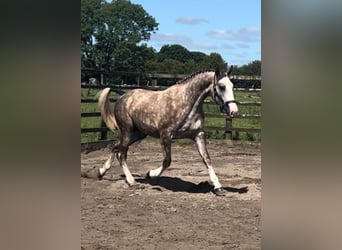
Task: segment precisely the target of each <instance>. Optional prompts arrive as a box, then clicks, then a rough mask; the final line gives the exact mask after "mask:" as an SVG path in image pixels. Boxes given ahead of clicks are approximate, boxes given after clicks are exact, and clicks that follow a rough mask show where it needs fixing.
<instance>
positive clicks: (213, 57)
mask: <svg viewBox="0 0 342 250" xmlns="http://www.w3.org/2000/svg"><path fill="white" fill-rule="evenodd" d="M201 66H202V68H203V69H216V68H217V67H218V68H220V69H222V70H223V69H227V63H226V62H225V61H224V60H223V59H222V57H221V55H220V54H218V53H211V54H210V55H209V56H206V57H204V59H203V61H202V62H201Z"/></svg>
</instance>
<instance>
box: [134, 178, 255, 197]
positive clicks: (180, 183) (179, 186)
mask: <svg viewBox="0 0 342 250" xmlns="http://www.w3.org/2000/svg"><path fill="white" fill-rule="evenodd" d="M136 181H137V182H139V183H141V184H148V185H150V186H152V187H153V189H156V190H159V191H162V188H164V189H166V190H170V191H172V192H186V193H202V194H204V193H210V192H213V191H214V187H213V186H212V185H211V184H210V183H209V182H208V181H203V182H200V183H199V184H195V183H192V182H189V181H185V180H182V179H180V178H178V177H168V176H161V177H158V178H137V179H136ZM223 188H224V189H225V190H226V191H227V192H230V193H239V194H243V193H247V192H248V187H247V186H246V187H242V188H234V187H223Z"/></svg>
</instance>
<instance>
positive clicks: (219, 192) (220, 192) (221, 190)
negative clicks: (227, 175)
mask: <svg viewBox="0 0 342 250" xmlns="http://www.w3.org/2000/svg"><path fill="white" fill-rule="evenodd" d="M214 193H215V194H216V195H217V196H224V195H225V194H226V190H224V188H222V187H219V188H215V189H214Z"/></svg>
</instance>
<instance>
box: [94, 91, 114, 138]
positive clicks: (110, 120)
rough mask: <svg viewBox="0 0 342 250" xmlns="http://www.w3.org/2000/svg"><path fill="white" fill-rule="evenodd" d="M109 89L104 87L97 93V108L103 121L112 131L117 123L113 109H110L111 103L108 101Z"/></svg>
mask: <svg viewBox="0 0 342 250" xmlns="http://www.w3.org/2000/svg"><path fill="white" fill-rule="evenodd" d="M110 91H111V89H110V88H105V89H104V90H102V91H101V92H99V93H98V94H100V97H99V108H100V111H101V116H102V119H103V121H104V122H105V123H106V125H107V127H108V128H109V129H111V130H112V131H114V130H116V129H117V128H118V125H117V123H116V119H115V115H114V111H113V109H111V107H112V106H111V105H110V102H109V93H110Z"/></svg>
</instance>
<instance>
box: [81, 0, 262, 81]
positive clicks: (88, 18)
mask: <svg viewBox="0 0 342 250" xmlns="http://www.w3.org/2000/svg"><path fill="white" fill-rule="evenodd" d="M158 25H159V23H158V22H157V21H156V20H155V18H154V17H152V16H151V15H149V14H148V13H147V12H146V11H145V10H144V8H143V7H142V6H141V5H139V4H133V3H131V2H130V1H128V0H115V1H111V2H106V1H104V0H81V66H82V68H92V69H96V70H104V71H106V72H114V71H124V72H136V73H140V74H144V73H152V72H158V73H177V74H190V73H193V72H195V71H198V70H203V69H213V68H217V67H219V68H224V67H227V63H226V62H225V61H224V60H223V58H222V57H221V55H220V54H218V53H210V54H209V55H207V54H205V53H202V52H199V51H189V50H188V49H186V48H185V47H183V46H181V45H179V44H167V45H164V46H162V47H161V49H160V50H159V51H156V50H155V49H153V48H152V47H148V46H147V44H146V42H147V41H148V40H149V39H150V37H151V35H152V34H153V33H155V32H156V31H157V30H158ZM233 72H234V74H236V75H260V74H261V61H253V62H251V63H249V64H247V65H243V66H240V67H238V66H234V71H233ZM86 77H87V73H82V78H86Z"/></svg>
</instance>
